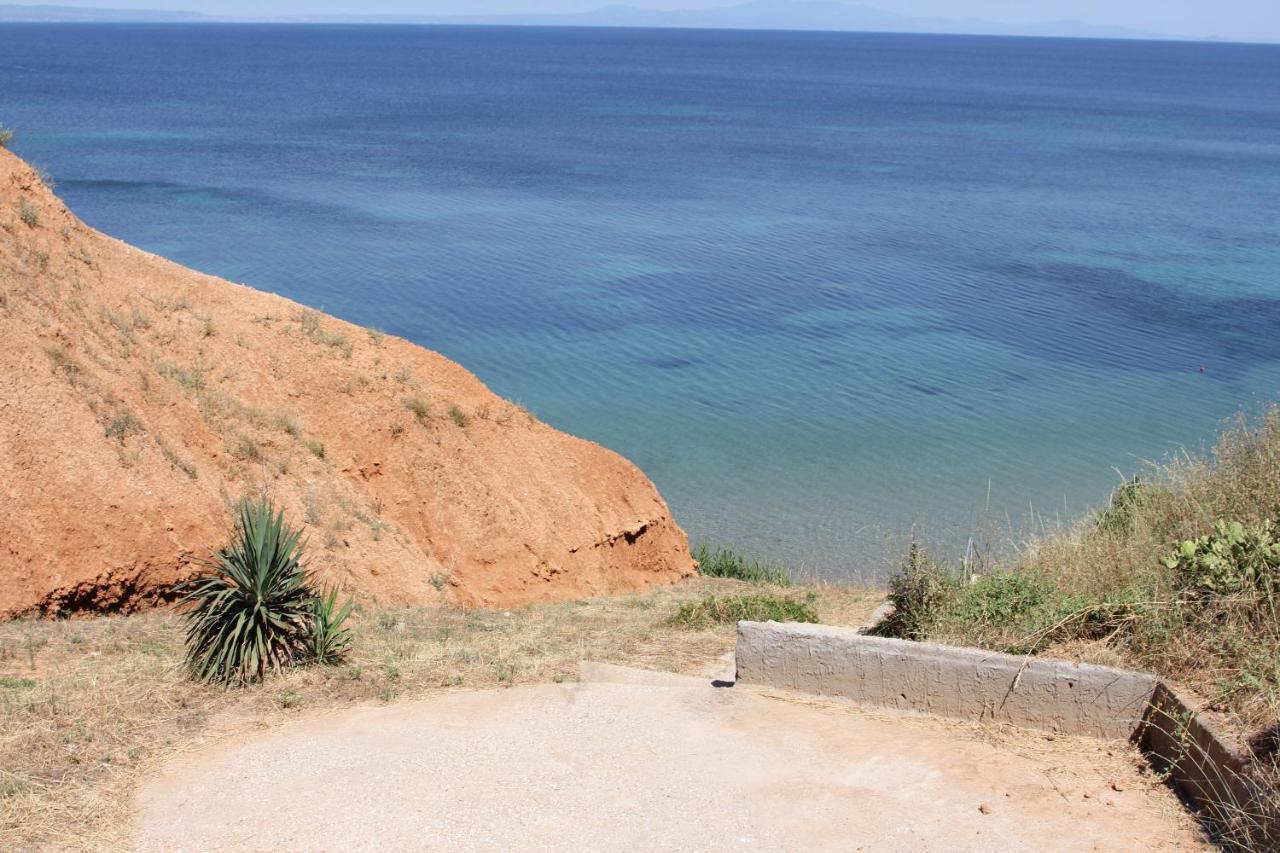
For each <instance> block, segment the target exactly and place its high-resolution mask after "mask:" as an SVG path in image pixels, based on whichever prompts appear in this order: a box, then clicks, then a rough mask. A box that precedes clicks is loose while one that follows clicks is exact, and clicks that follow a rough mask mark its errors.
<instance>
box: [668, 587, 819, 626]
mask: <svg viewBox="0 0 1280 853" xmlns="http://www.w3.org/2000/svg"><path fill="white" fill-rule="evenodd" d="M816 602H817V596H816V595H815V594H814V593H812V592H810V593H809V594H808V595H806V596H805V597H804V598H803V599H796V598H792V597H784V596H779V595H769V594H765V593H757V594H755V595H726V596H718V595H714V594H712V595H706V596H703V597H702V598H701V599H700V600H698V601H687V602H685V603H683V604H681V605H680V607H679V608H678V609H677V610H676V612H675V613H674V614H672V616H671V620H670V624H672V625H674V626H677V627H681V628H695V629H699V628H710V627H712V626H715V625H724V624H727V623H732V622H738V621H740V620H744V619H745V620H748V621H751V622H768V621H771V620H772V621H774V622H817V621H818V613H817V611H816V610H815V609H814V604H815V603H816Z"/></svg>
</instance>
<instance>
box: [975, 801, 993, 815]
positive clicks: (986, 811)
mask: <svg viewBox="0 0 1280 853" xmlns="http://www.w3.org/2000/svg"><path fill="white" fill-rule="evenodd" d="M978 811H980V812H982V813H983V814H991V806H989V805H987V804H986V803H983V804H982V805H980V806H978Z"/></svg>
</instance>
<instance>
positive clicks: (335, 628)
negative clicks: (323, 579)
mask: <svg viewBox="0 0 1280 853" xmlns="http://www.w3.org/2000/svg"><path fill="white" fill-rule="evenodd" d="M353 606H354V602H352V601H350V600H348V601H347V602H346V603H345V604H342V605H341V606H339V604H338V590H337V589H336V588H333V587H330V588H329V589H328V590H326V591H324V592H322V593H321V594H320V595H317V596H316V597H315V598H313V599H312V600H311V622H312V630H311V657H312V658H313V659H314V660H315V662H316V663H319V664H323V665H326V666H327V665H331V664H335V663H341V662H342V660H343V659H344V658H345V657H346V656H347V652H349V651H350V650H351V629H350V628H347V627H345V625H346V622H347V619H348V618H349V617H350V616H351V609H352V607H353Z"/></svg>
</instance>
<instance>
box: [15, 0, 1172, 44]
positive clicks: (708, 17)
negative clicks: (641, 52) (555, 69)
mask: <svg viewBox="0 0 1280 853" xmlns="http://www.w3.org/2000/svg"><path fill="white" fill-rule="evenodd" d="M0 21H67V22H94V21H97V22H121V23H123V22H137V23H162V22H193V23H194V22H209V23H212V22H220V21H222V22H229V21H274V22H282V23H285V22H287V23H378V24H484V25H515V26H576V27H689V28H709V29H748V30H838V31H863V32H897V33H973V34H988V35H1019V36H1052V37H1067V38H1126V39H1151V38H1175V37H1174V36H1167V35H1161V34H1158V33H1151V32H1144V31H1141V30H1130V29H1125V28H1122V27H1108V26H1097V25H1094V24H1086V23H1083V22H1080V21H1049V22H1044V23H1033V24H1009V23H1001V22H998V21H984V20H977V19H956V18H921V17H911V16H908V15H899V14H896V13H893V12H886V11H884V10H883V9H877V8H875V7H873V6H865V5H861V4H852V3H841V2H837V0H748V2H745V3H739V4H737V5H733V6H721V7H717V8H713V9H684V10H679V9H677V10H660V9H642V8H638V7H636V6H625V5H618V4H615V5H609V6H602V7H601V8H599V9H596V10H594V11H590V12H573V13H562V14H552V13H547V14H517V15H457V16H448V17H442V16H429V15H310V16H292V17H261V18H253V17H219V16H213V15H202V14H199V13H196V12H163V11H155V10H147V9H88V8H83V7H76V6H53V5H39V6H32V5H20V4H0Z"/></svg>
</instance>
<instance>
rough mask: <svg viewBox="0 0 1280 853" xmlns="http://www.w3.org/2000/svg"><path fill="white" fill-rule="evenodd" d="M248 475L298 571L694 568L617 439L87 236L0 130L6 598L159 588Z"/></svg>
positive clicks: (638, 584)
mask: <svg viewBox="0 0 1280 853" xmlns="http://www.w3.org/2000/svg"><path fill="white" fill-rule="evenodd" d="M264 489H265V490H267V491H269V492H270V493H271V494H272V495H273V496H274V497H275V498H276V499H277V500H278V501H280V502H281V504H282V505H283V506H284V507H285V509H286V511H287V512H288V514H289V516H290V517H291V518H292V519H293V520H294V521H296V522H301V523H305V524H306V526H307V529H308V533H309V537H310V553H311V554H312V555H313V563H312V565H313V568H314V569H315V570H316V572H317V573H319V574H320V575H321V576H322V577H324V578H326V579H328V580H332V581H336V582H339V583H340V584H342V585H343V586H344V587H346V588H347V589H350V590H352V591H354V592H356V593H358V594H359V595H361V596H364V597H366V598H371V599H376V600H378V601H381V602H385V603H394V602H415V601H436V600H439V599H440V598H441V597H442V596H443V597H446V598H450V599H454V600H457V601H459V602H461V603H464V604H471V605H510V604H519V603H523V602H530V601H545V600H553V599H562V598H570V597H579V596H583V595H586V594H593V593H605V592H611V591H621V590H629V589H636V588H642V587H646V586H649V585H652V584H655V583H665V582H670V581H673V580H675V579H677V578H680V577H683V576H685V575H687V574H689V573H690V572H691V570H692V560H691V559H690V557H689V553H688V548H687V542H686V539H685V535H684V533H683V532H682V531H681V530H680V528H679V527H678V526H676V524H675V522H674V521H673V520H672V519H671V516H670V514H669V512H668V510H667V507H666V505H665V503H663V501H662V498H661V497H660V496H659V495H658V493H657V491H656V490H655V489H654V487H653V485H652V484H651V483H650V482H649V481H648V480H647V479H646V478H645V476H644V475H643V474H642V473H641V472H640V471H638V470H637V469H636V468H635V467H634V466H633V465H631V464H630V463H628V462H627V461H626V460H624V459H622V458H621V457H619V456H617V455H616V454H614V453H612V452H610V451H608V450H606V449H604V448H602V447H599V446H597V445H594V444H591V443H589V442H586V441H582V440H580V439H577V438H573V437H571V436H568V435H565V434H563V433H560V432H558V431H556V430H554V429H552V428H550V427H548V426H546V425H544V424H541V423H539V422H538V421H537V420H536V419H535V418H533V417H532V416H531V415H529V414H528V413H526V412H525V411H524V410H522V409H521V408H519V407H517V406H514V405H512V404H511V403H508V402H506V401H504V400H502V399H500V398H498V397H497V396H495V395H494V394H492V393H491V392H490V391H489V390H488V389H486V388H485V387H484V386H483V385H482V384H481V383H480V382H479V381H478V380H477V379H476V378H475V377H474V376H472V375H471V374H470V373H468V372H467V371H466V370H464V369H462V368H461V367H459V366H458V365H456V364H454V363H452V362H450V361H449V360H448V359H446V358H444V357H443V356H440V355H438V354H436V353H433V352H430V351H427V350H424V349H422V348H420V347H417V346H414V345H412V344H410V343H408V342H406V341H403V340H400V339H396V338H392V337H388V336H384V335H380V334H378V333H376V332H372V331H369V330H366V329H362V328H359V327H356V326H353V325H351V324H349V323H345V322H342V321H340V320H337V319H334V318H332V317H328V316H326V315H323V314H319V313H317V312H314V311H310V310H308V309H305V308H303V307H302V306H300V305H298V304H296V303H293V302H290V301H289V300H287V299H283V298H280V297H277V296H273V295H270V294H266V293H261V292H258V291H255V290H252V289H250V288H248V287H244V286H240V285H236V284H232V283H230V282H226V281H223V280H221V279H217V278H214V277H211V276H206V275H202V274H200V273H197V272H194V271H192V270H189V269H186V268H184V267H181V266H178V265H177V264H174V263H171V262H169V261H166V260H164V259H162V258H159V257H156V256H155V255H151V254H149V253H147V252H144V251H141V250H139V249H136V248H134V247H132V246H129V245H126V244H124V243H121V242H120V241H118V240H114V239H112V238H109V237H106V236H105V235H102V234H100V233H98V232H96V231H94V230H92V229H90V228H88V227H87V226H86V225H85V224H84V223H82V222H80V221H79V220H78V219H77V218H76V217H75V216H73V215H72V214H71V213H70V212H69V211H68V210H67V209H66V208H65V207H64V206H63V205H62V204H61V203H60V202H59V201H58V200H57V199H56V198H55V197H54V196H53V194H52V193H51V192H50V191H49V190H48V189H47V188H46V187H45V185H44V184H43V183H42V182H41V180H40V178H39V177H38V175H37V174H36V172H35V171H33V170H32V169H31V168H29V167H28V166H27V165H26V164H25V163H23V162H22V161H21V160H20V159H19V158H17V157H16V156H14V155H13V154H11V153H10V152H7V151H4V150H0V504H2V505H3V507H4V512H3V513H0V615H9V616H11V615H14V614H18V613H24V612H40V613H46V614H58V613H66V612H72V611H79V610H95V611H102V610H130V609H135V608H138V607H141V606H145V605H148V604H152V603H155V602H157V601H159V600H162V599H163V598H165V596H166V595H167V588H168V587H169V586H170V585H171V584H172V583H173V582H175V581H176V580H178V579H180V578H182V577H184V576H186V575H188V574H190V573H191V572H192V571H193V565H194V563H195V561H196V560H198V559H199V558H201V557H203V556H205V555H207V554H208V553H209V552H210V550H211V549H213V548H214V547H215V546H217V545H218V544H219V543H221V542H223V541H224V540H225V536H226V532H227V529H228V526H229V524H230V515H229V512H228V510H229V508H230V507H231V506H232V505H233V504H234V502H235V501H236V500H237V499H239V498H240V497H242V496H245V495H250V494H256V493H258V492H260V491H261V490H264Z"/></svg>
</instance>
